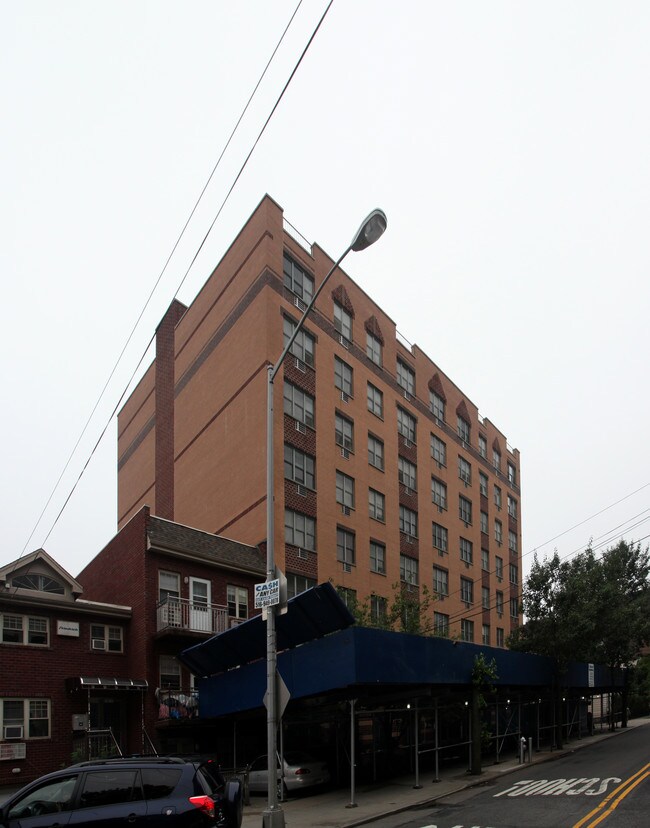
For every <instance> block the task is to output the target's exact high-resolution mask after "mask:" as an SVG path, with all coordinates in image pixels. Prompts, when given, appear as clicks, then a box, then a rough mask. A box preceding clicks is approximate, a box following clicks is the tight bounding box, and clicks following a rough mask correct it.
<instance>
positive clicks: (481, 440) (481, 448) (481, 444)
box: [478, 434, 487, 460]
mask: <svg viewBox="0 0 650 828" xmlns="http://www.w3.org/2000/svg"><path fill="white" fill-rule="evenodd" d="M478 453H479V454H480V455H481V457H485V459H486V460H487V440H486V439H485V437H484V436H483V435H482V434H479V435H478Z"/></svg>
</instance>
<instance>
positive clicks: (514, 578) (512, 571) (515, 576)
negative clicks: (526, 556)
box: [508, 564, 519, 584]
mask: <svg viewBox="0 0 650 828" xmlns="http://www.w3.org/2000/svg"><path fill="white" fill-rule="evenodd" d="M508 573H509V575H510V583H511V584H518V583H519V567H518V566H517V565H516V564H510V565H509V567H508Z"/></svg>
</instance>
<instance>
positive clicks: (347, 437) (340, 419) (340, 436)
mask: <svg viewBox="0 0 650 828" xmlns="http://www.w3.org/2000/svg"><path fill="white" fill-rule="evenodd" d="M334 440H335V442H336V445H337V446H341V448H344V449H346V450H347V451H354V423H353V422H352V420H348V418H347V417H344V416H343V415H342V414H339V413H338V411H337V412H336V414H335V415H334Z"/></svg>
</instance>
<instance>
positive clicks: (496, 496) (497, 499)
mask: <svg viewBox="0 0 650 828" xmlns="http://www.w3.org/2000/svg"><path fill="white" fill-rule="evenodd" d="M501 503H502V500H501V487H500V486H495V487H494V505H495V506H496V507H497V509H499V510H500V509H501Z"/></svg>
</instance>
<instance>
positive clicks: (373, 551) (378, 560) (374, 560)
mask: <svg viewBox="0 0 650 828" xmlns="http://www.w3.org/2000/svg"><path fill="white" fill-rule="evenodd" d="M370 571H371V572H378V573H379V574H380V575H385V574H386V547H385V546H384V544H383V543H379V542H378V541H370Z"/></svg>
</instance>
